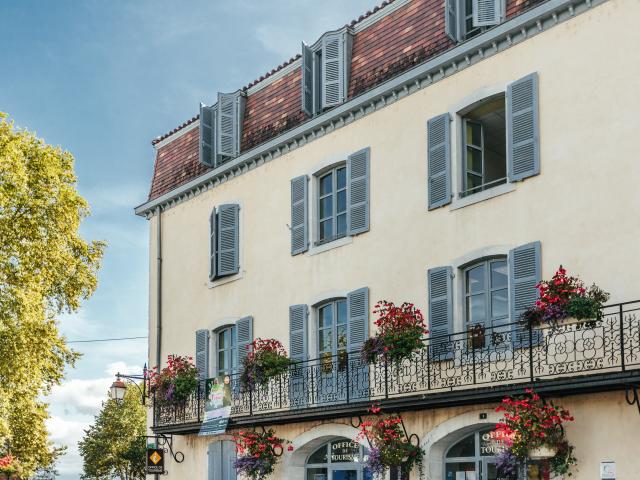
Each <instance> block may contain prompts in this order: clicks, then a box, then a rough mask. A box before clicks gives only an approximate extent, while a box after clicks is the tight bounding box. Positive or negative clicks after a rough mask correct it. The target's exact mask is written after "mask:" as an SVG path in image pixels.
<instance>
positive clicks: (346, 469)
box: [305, 438, 373, 480]
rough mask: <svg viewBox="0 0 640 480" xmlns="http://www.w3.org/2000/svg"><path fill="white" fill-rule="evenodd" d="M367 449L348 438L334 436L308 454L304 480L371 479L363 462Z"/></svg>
mask: <svg viewBox="0 0 640 480" xmlns="http://www.w3.org/2000/svg"><path fill="white" fill-rule="evenodd" d="M368 455H369V450H367V449H366V448H365V447H363V446H362V445H360V444H359V443H356V442H354V441H353V440H351V439H348V438H336V439H335V440H331V441H330V442H327V443H325V444H324V445H322V446H321V447H320V448H318V449H317V450H316V451H315V452H313V453H312V454H311V455H309V458H308V459H307V463H306V465H305V469H306V476H305V479H306V480H372V478H373V476H372V475H371V472H369V470H368V469H367V468H365V465H364V462H365V460H366V458H367V456H368Z"/></svg>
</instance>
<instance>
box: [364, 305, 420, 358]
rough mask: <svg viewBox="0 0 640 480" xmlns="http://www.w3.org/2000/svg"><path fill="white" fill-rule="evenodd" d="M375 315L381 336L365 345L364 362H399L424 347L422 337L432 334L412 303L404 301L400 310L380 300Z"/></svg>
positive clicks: (367, 341)
mask: <svg viewBox="0 0 640 480" xmlns="http://www.w3.org/2000/svg"><path fill="white" fill-rule="evenodd" d="M373 313H374V314H377V315H378V316H379V318H378V319H377V320H376V321H375V322H374V323H375V325H376V326H377V327H378V333H377V334H376V335H375V336H374V337H371V338H369V339H368V340H366V341H365V342H364V344H363V346H362V350H361V355H362V358H363V360H364V361H365V362H367V363H376V362H377V361H378V360H379V359H382V360H384V361H391V362H399V361H401V360H403V359H405V358H410V357H411V355H413V352H415V351H416V350H418V349H420V348H422V347H423V345H424V344H423V342H422V337H423V335H425V334H427V333H429V332H428V330H427V329H426V328H425V323H424V317H423V316H422V312H421V311H420V310H419V309H418V308H416V307H415V306H414V305H413V304H412V303H407V302H405V303H403V304H402V305H401V306H399V307H398V306H396V305H395V304H394V303H393V302H387V301H386V300H381V301H380V302H378V303H377V304H376V306H375V308H374V310H373Z"/></svg>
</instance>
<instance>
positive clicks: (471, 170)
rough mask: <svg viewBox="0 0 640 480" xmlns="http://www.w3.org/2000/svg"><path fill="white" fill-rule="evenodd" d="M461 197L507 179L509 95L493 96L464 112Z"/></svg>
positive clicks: (499, 183)
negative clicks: (506, 98) (507, 101)
mask: <svg viewBox="0 0 640 480" xmlns="http://www.w3.org/2000/svg"><path fill="white" fill-rule="evenodd" d="M462 144H463V150H462V156H463V161H462V165H463V179H462V183H463V187H462V191H461V192H460V196H461V197H466V196H467V195H472V194H474V193H478V192H481V191H483V190H486V189H488V188H492V187H495V186H497V185H501V184H503V183H506V182H507V128H506V113H505V96H504V94H500V95H498V96H496V97H491V98H489V99H487V100H485V101H483V102H482V103H480V104H479V105H475V106H474V107H473V108H472V109H471V110H469V111H467V112H465V113H464V114H463V115H462Z"/></svg>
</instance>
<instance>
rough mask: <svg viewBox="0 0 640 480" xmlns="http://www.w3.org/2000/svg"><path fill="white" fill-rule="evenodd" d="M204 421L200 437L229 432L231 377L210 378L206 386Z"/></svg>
mask: <svg viewBox="0 0 640 480" xmlns="http://www.w3.org/2000/svg"><path fill="white" fill-rule="evenodd" d="M205 393H206V397H205V403H204V419H203V421H202V426H201V427H200V433H199V434H198V435H199V436H201V437H202V436H209V435H220V434H221V433H225V432H226V431H227V424H228V423H229V415H231V379H230V378H229V375H221V376H218V377H213V378H208V379H207V382H206V384H205Z"/></svg>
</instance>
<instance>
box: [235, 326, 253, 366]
mask: <svg viewBox="0 0 640 480" xmlns="http://www.w3.org/2000/svg"><path fill="white" fill-rule="evenodd" d="M236 338H237V343H236V359H235V362H234V363H235V368H236V371H241V370H242V361H243V360H244V359H245V357H246V356H247V354H248V353H249V349H250V348H251V342H253V317H243V318H241V319H240V320H238V321H237V322H236Z"/></svg>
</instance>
